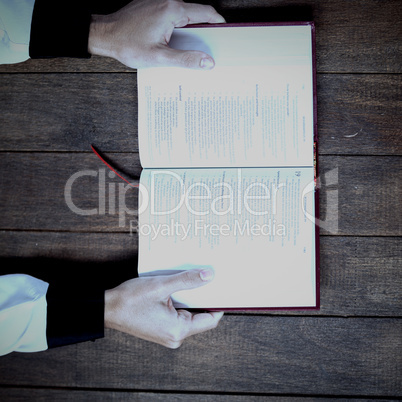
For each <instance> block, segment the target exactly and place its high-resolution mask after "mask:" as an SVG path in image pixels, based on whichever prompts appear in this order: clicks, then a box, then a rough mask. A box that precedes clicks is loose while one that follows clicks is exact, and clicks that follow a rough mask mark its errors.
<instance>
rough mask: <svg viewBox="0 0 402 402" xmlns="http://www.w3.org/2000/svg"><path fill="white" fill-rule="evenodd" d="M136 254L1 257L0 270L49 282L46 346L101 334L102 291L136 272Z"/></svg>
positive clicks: (88, 338)
mask: <svg viewBox="0 0 402 402" xmlns="http://www.w3.org/2000/svg"><path fill="white" fill-rule="evenodd" d="M137 264H138V258H137V255H133V257H132V258H130V259H127V260H121V261H113V262H103V263H96V262H77V261H69V260H59V259H50V258H40V257H38V258H17V257H12V258H1V259H0V274H1V275H5V274H13V273H23V274H27V275H31V276H34V277H35V278H38V279H42V280H43V281H45V282H47V283H49V288H48V291H47V293H46V302H47V325H46V337H47V344H48V347H49V348H53V347H56V346H63V345H69V344H72V343H78V342H83V341H89V340H96V339H98V338H102V337H103V336H104V309H105V304H104V294H105V290H106V289H112V288H114V287H116V286H118V285H119V284H120V283H122V282H124V281H126V280H128V279H132V278H135V277H137V276H138V272H137Z"/></svg>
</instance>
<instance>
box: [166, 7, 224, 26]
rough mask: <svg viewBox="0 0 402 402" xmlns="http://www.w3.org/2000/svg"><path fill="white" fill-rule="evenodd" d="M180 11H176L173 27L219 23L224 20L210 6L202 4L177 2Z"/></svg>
mask: <svg viewBox="0 0 402 402" xmlns="http://www.w3.org/2000/svg"><path fill="white" fill-rule="evenodd" d="M179 4H181V6H182V7H181V12H178V13H177V14H176V15H175V18H174V25H175V27H184V26H186V25H187V24H200V23H203V22H204V23H208V24H221V23H224V22H226V21H225V19H224V18H223V17H222V16H221V15H220V14H218V12H217V11H216V10H215V9H214V8H213V7H212V6H207V5H203V4H194V3H179Z"/></svg>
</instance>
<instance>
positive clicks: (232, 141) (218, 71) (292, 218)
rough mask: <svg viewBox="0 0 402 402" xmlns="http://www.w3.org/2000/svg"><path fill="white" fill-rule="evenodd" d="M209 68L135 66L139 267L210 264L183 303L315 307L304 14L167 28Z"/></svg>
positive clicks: (311, 126) (310, 74)
mask: <svg viewBox="0 0 402 402" xmlns="http://www.w3.org/2000/svg"><path fill="white" fill-rule="evenodd" d="M170 45H171V46H172V47H174V48H178V49H188V50H202V51H205V52H207V53H208V54H210V55H212V57H214V59H215V63H216V65H215V68H214V69H213V70H211V71H196V70H187V69H183V68H172V67H170V68H169V67H167V68H149V69H140V70H139V71H138V104H139V106H138V108H139V112H138V118H139V129H138V135H139V149H140V159H141V164H142V166H143V168H144V169H143V171H142V173H141V179H140V192H139V227H138V232H139V267H138V271H139V274H140V275H141V276H142V275H160V274H171V273H174V272H177V271H181V270H185V269H191V268H195V267H202V266H212V267H213V268H214V270H215V278H214V280H213V281H212V282H211V283H209V284H207V285H206V286H203V287H200V288H198V289H193V290H188V291H181V292H177V293H175V294H174V295H173V301H174V304H175V306H176V307H185V308H194V309H259V308H261V309H270V308H318V307H319V294H318V293H319V292H318V265H317V258H316V256H317V251H318V250H317V245H318V243H317V239H318V236H317V235H318V233H317V232H316V227H315V222H314V219H315V216H316V208H317V205H316V200H317V198H316V193H315V185H314V183H315V140H316V138H315V132H316V130H315V127H316V124H315V119H316V112H315V64H314V26H313V24H312V23H295V24H264V25H260V24H259V25H252V26H250V25H247V26H245V25H243V24H241V25H238V24H233V25H230V24H224V25H219V26H213V27H211V26H201V27H192V28H191V27H189V28H182V29H176V30H175V31H174V34H173V36H172V40H171V42H170Z"/></svg>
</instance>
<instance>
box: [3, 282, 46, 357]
mask: <svg viewBox="0 0 402 402" xmlns="http://www.w3.org/2000/svg"><path fill="white" fill-rule="evenodd" d="M48 287H49V284H48V283H46V282H44V281H41V280H40V279H37V278H34V277H32V276H29V275H23V274H14V275H3V276H0V356H1V355H5V354H7V353H10V352H13V351H16V352H39V351H41V350H46V349H47V339H46V315H47V304H46V292H47V289H48Z"/></svg>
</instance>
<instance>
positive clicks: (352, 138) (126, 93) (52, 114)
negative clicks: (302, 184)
mask: <svg viewBox="0 0 402 402" xmlns="http://www.w3.org/2000/svg"><path fill="white" fill-rule="evenodd" d="M401 84H402V76H398V75H319V76H318V133H319V145H320V146H319V152H320V154H340V155H344V154H354V155H359V154H360V155H401V154H402V132H401V125H400V121H399V120H400V119H399V116H400V110H401V107H402V101H401V99H402V93H401V88H402V85H401ZM136 85H137V81H136V74H88V75H87V74H46V75H29V74H28V75H25V74H24V75H0V87H1V88H2V91H1V92H0V108H1V110H2V114H1V116H0V126H1V134H0V135H1V142H0V150H13V151H14V150H24V151H48V150H49V144H51V149H52V150H55V151H56V150H57V151H88V150H89V144H95V145H97V146H98V147H99V149H101V150H103V151H104V152H106V151H109V152H112V151H118V152H126V151H127V152H137V151H138V120H137V110H138V104H137V87H136ZM33 94H35V95H33ZM33 96H35V98H33Z"/></svg>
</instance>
